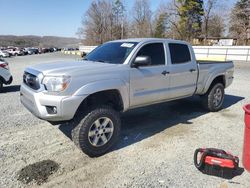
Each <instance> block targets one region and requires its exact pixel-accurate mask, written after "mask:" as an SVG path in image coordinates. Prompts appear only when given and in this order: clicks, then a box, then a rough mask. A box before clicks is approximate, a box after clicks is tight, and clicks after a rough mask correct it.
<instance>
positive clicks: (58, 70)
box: [30, 61, 120, 76]
mask: <svg viewBox="0 0 250 188" xmlns="http://www.w3.org/2000/svg"><path fill="white" fill-rule="evenodd" d="M118 66H120V65H115V64H109V63H100V62H93V61H75V62H68V61H61V62H53V63H45V64H38V65H34V66H32V67H30V68H31V69H34V70H36V71H38V72H42V73H43V75H70V76H74V75H75V76H77V74H81V75H82V74H92V73H93V72H96V71H98V72H99V73H100V72H103V71H107V69H109V70H110V69H115V67H118Z"/></svg>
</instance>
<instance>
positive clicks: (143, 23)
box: [130, 0, 153, 37]
mask: <svg viewBox="0 0 250 188" xmlns="http://www.w3.org/2000/svg"><path fill="white" fill-rule="evenodd" d="M132 13H133V21H132V24H131V29H132V30H131V33H130V36H132V37H150V36H152V34H153V31H152V25H151V18H152V11H151V10H150V5H149V1H148V0H136V1H135V3H134V6H133V10H132Z"/></svg>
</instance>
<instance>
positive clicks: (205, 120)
mask: <svg viewBox="0 0 250 188" xmlns="http://www.w3.org/2000/svg"><path fill="white" fill-rule="evenodd" d="M77 58H78V57H76V56H69V55H62V54H61V53H53V54H44V55H33V56H24V57H15V58H10V59H7V61H9V63H10V68H11V72H12V74H13V76H14V82H13V83H12V85H11V86H7V87H6V88H5V89H4V91H3V92H2V93H0V111H1V113H0V120H1V121H0V166H1V168H0V187H34V186H38V185H37V183H36V182H34V181H33V182H30V183H29V184H25V183H23V182H21V181H19V180H18V174H19V171H20V170H21V169H22V168H24V167H27V166H28V170H27V171H25V172H26V173H28V172H29V173H31V174H32V175H34V174H36V170H37V169H39V168H40V169H41V170H42V171H43V172H44V173H46V170H44V169H43V168H44V163H36V162H42V161H44V160H47V161H46V162H47V163H46V164H47V166H48V167H49V168H50V169H54V171H55V172H54V173H52V174H51V175H50V176H49V174H50V173H51V172H48V173H49V174H48V179H46V178H44V181H45V182H43V181H42V182H38V183H39V184H41V185H40V186H42V187H223V188H224V187H250V174H249V173H247V171H245V172H243V173H242V174H241V175H239V176H237V177H235V178H233V179H232V180H225V179H222V178H218V177H214V176H208V175H204V174H202V173H200V172H199V171H198V170H197V169H196V168H195V167H194V165H193V153H194V150H195V149H196V148H198V147H216V148H221V149H225V150H226V151H231V152H232V153H233V154H235V155H238V156H239V157H240V159H241V157H242V144H243V131H244V129H243V128H244V121H243V118H244V113H243V110H242V106H243V105H244V104H246V103H250V84H249V75H250V63H240V62H238V63H236V68H235V80H234V83H233V85H231V86H230V87H229V88H228V89H227V90H226V94H227V95H226V97H225V104H224V109H223V110H222V111H220V112H217V113H207V112H205V111H204V110H203V109H202V107H201V105H200V100H199V98H198V97H193V98H189V99H185V100H180V101H176V102H170V103H165V104H160V105H154V106H151V107H147V108H141V109H137V110H133V111H130V112H127V113H125V114H123V115H122V128H123V130H122V138H121V140H120V142H119V143H118V145H117V146H116V148H114V150H113V151H112V152H110V153H108V154H106V155H104V156H102V157H99V158H89V157H88V156H86V155H85V154H83V153H82V152H81V151H80V150H79V149H78V148H77V147H76V146H75V145H74V144H73V143H72V141H71V140H70V136H69V135H70V134H69V132H70V129H71V127H70V126H67V125H61V126H52V125H50V124H49V123H47V122H45V121H41V120H39V119H37V118H35V117H34V116H33V115H32V114H30V113H29V112H28V111H27V110H26V109H25V108H24V107H23V106H22V105H21V104H20V102H19V89H20V87H19V85H20V83H21V80H22V73H23V70H24V68H25V67H27V66H29V65H32V64H36V63H44V62H51V61H57V60H65V61H67V60H74V59H77ZM33 163H36V165H35V168H33V167H34V166H29V165H30V164H33ZM39 165H40V166H39ZM53 165H55V166H53ZM240 166H242V164H240ZM45 167H46V165H45ZM57 169H58V170H57ZM47 170H48V169H47ZM22 172H23V171H22ZM22 175H23V174H22ZM27 182H28V181H27Z"/></svg>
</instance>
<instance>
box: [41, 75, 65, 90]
mask: <svg viewBox="0 0 250 188" xmlns="http://www.w3.org/2000/svg"><path fill="white" fill-rule="evenodd" d="M69 82H70V76H45V77H44V78H43V81H42V84H44V85H45V88H46V90H48V91H51V92H60V91H63V90H65V89H66V88H67V87H68V85H69Z"/></svg>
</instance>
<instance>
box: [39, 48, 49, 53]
mask: <svg viewBox="0 0 250 188" xmlns="http://www.w3.org/2000/svg"><path fill="white" fill-rule="evenodd" d="M38 50H39V54H44V53H48V52H50V51H49V49H48V48H39V49H38Z"/></svg>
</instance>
